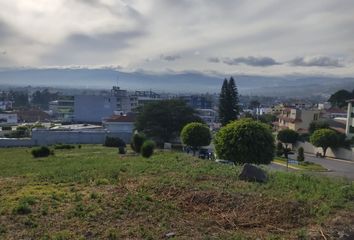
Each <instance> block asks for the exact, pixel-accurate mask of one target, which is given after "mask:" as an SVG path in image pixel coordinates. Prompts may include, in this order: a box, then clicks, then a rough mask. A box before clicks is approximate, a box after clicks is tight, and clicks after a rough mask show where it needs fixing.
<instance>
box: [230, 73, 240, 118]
mask: <svg viewBox="0 0 354 240" xmlns="http://www.w3.org/2000/svg"><path fill="white" fill-rule="evenodd" d="M228 94H229V101H230V105H231V108H230V110H231V111H230V118H231V120H232V119H237V118H238V115H239V114H240V108H239V105H238V104H239V99H238V90H237V87H236V83H235V80H234V78H233V77H230V80H229V83H228Z"/></svg>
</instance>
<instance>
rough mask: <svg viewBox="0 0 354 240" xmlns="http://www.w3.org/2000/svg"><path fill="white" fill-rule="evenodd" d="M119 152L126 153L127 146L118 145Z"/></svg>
mask: <svg viewBox="0 0 354 240" xmlns="http://www.w3.org/2000/svg"><path fill="white" fill-rule="evenodd" d="M118 153H119V154H125V153H126V151H125V148H124V147H118Z"/></svg>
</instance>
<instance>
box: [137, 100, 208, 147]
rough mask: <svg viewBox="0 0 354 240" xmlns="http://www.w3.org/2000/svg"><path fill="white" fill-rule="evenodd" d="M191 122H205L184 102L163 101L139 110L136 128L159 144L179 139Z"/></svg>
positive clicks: (149, 104)
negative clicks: (183, 129)
mask: <svg viewBox="0 0 354 240" xmlns="http://www.w3.org/2000/svg"><path fill="white" fill-rule="evenodd" d="M190 122H203V121H202V119H201V118H200V117H198V116H197V114H196V111H195V110H194V109H193V108H191V107H189V106H187V104H186V103H185V102H184V101H182V100H176V99H173V100H162V101H156V102H152V103H148V104H146V105H144V106H143V107H142V108H140V109H138V115H137V118H136V121H135V128H136V129H137V130H138V131H141V132H143V133H144V134H145V135H146V136H147V137H149V138H151V139H153V140H154V141H156V142H157V143H159V144H161V145H162V144H163V143H164V142H170V141H171V140H174V139H175V138H177V137H178V136H179V134H180V132H181V130H182V128H183V127H184V126H185V125H186V124H188V123H190Z"/></svg>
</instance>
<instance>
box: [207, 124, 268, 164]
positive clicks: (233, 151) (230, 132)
mask: <svg viewBox="0 0 354 240" xmlns="http://www.w3.org/2000/svg"><path fill="white" fill-rule="evenodd" d="M214 144H215V150H216V153H217V155H218V157H219V158H222V159H226V160H230V161H233V162H234V163H235V164H243V163H254V164H269V163H270V162H271V161H272V160H273V156H274V139H273V136H272V133H271V130H270V128H269V127H268V126H267V125H266V124H264V123H261V122H258V121H254V120H252V119H240V120H237V121H234V122H231V123H229V124H227V125H226V126H225V127H222V128H221V129H220V131H219V132H218V133H217V134H216V136H215V140H214Z"/></svg>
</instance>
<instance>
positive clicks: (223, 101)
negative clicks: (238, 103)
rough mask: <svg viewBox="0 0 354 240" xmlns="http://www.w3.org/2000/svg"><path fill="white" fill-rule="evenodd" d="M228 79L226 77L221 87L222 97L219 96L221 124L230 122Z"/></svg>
mask: <svg viewBox="0 0 354 240" xmlns="http://www.w3.org/2000/svg"><path fill="white" fill-rule="evenodd" d="M227 88H228V84H227V79H226V78H225V79H224V82H223V84H222V87H221V92H220V97H219V118H220V122H221V124H222V125H223V126H224V125H226V124H227V122H228V113H227V111H228V105H229V103H228V97H227Z"/></svg>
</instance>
